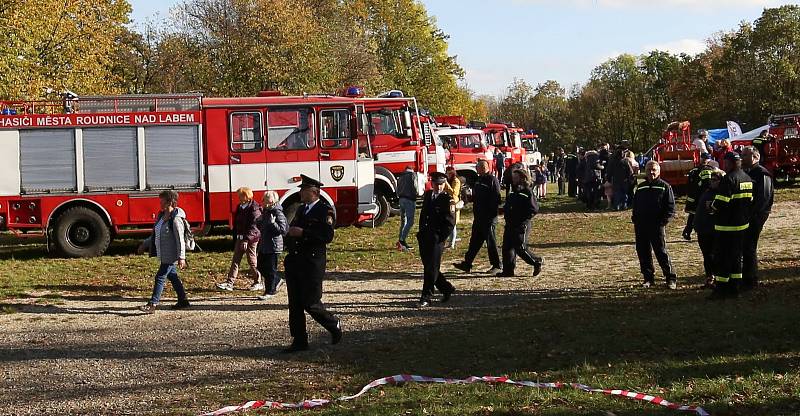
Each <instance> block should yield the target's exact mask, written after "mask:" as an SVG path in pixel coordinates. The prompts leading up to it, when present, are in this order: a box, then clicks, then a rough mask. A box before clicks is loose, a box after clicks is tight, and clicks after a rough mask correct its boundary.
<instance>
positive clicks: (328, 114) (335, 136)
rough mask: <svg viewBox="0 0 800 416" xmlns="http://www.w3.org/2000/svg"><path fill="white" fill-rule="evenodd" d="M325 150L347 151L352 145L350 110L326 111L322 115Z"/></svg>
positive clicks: (322, 143) (321, 128)
mask: <svg viewBox="0 0 800 416" xmlns="http://www.w3.org/2000/svg"><path fill="white" fill-rule="evenodd" d="M319 118H320V140H321V145H322V148H323V149H347V148H349V147H350V144H351V143H352V141H353V140H352V135H351V134H350V125H351V122H350V110H324V111H322V113H321V115H320V117H319Z"/></svg>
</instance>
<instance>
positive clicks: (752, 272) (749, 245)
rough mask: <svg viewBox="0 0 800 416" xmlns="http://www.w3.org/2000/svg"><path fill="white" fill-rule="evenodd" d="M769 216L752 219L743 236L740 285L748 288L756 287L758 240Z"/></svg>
mask: <svg viewBox="0 0 800 416" xmlns="http://www.w3.org/2000/svg"><path fill="white" fill-rule="evenodd" d="M767 218H769V214H767V216H765V217H763V218H753V219H752V220H751V221H750V228H748V229H747V231H745V234H744V248H743V250H742V284H744V285H745V286H749V287H756V286H758V239H759V238H761V231H762V230H763V229H764V223H765V222H767Z"/></svg>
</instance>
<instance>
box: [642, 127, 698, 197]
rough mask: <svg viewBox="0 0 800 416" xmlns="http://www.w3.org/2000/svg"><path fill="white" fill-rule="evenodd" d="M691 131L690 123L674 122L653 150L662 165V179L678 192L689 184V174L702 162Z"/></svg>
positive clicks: (656, 159) (654, 156)
mask: <svg viewBox="0 0 800 416" xmlns="http://www.w3.org/2000/svg"><path fill="white" fill-rule="evenodd" d="M691 131H692V126H691V123H689V122H688V121H682V122H677V121H675V122H672V123H670V124H669V125H667V128H666V130H664V133H662V135H661V140H659V142H658V143H656V145H655V146H653V148H652V149H651V150H652V152H653V160H655V161H656V162H658V163H659V165H661V177H662V178H663V179H664V180H665V181H667V182H668V183H669V184H670V185H672V186H673V188H676V190H677V191H680V189H681V188H682V187H683V186H685V185H686V184H687V183H688V182H689V178H688V176H687V174H688V173H689V171H690V170H692V169H694V167H695V166H696V165H697V163H699V161H700V150H698V149H697V148H696V147H695V146H694V144H693V142H692V137H691ZM649 153H650V152H649V151H648V152H647V153H646V154H649Z"/></svg>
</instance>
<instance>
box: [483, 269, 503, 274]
mask: <svg viewBox="0 0 800 416" xmlns="http://www.w3.org/2000/svg"><path fill="white" fill-rule="evenodd" d="M502 271H503V269H501V268H499V267H492V268H491V269H489V270H487V271H486V274H489V275H497V273H500V272H502Z"/></svg>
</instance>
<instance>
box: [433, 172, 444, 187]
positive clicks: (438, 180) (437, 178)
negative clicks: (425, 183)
mask: <svg viewBox="0 0 800 416" xmlns="http://www.w3.org/2000/svg"><path fill="white" fill-rule="evenodd" d="M431 182H433V183H435V184H437V185H441V184H443V183H445V182H447V175H445V174H444V173H442V172H433V173H431Z"/></svg>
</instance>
